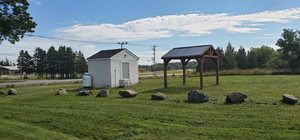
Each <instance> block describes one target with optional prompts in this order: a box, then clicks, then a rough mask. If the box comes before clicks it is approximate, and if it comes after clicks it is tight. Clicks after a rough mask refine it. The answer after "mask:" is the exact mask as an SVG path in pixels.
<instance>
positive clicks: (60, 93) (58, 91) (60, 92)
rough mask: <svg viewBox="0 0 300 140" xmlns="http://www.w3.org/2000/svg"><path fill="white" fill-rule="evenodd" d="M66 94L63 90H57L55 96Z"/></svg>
mask: <svg viewBox="0 0 300 140" xmlns="http://www.w3.org/2000/svg"><path fill="white" fill-rule="evenodd" d="M65 94H67V90H66V89H65V88H59V89H58V90H57V92H56V95H65Z"/></svg>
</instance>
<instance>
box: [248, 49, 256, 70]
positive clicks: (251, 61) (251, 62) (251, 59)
mask: <svg viewBox="0 0 300 140" xmlns="http://www.w3.org/2000/svg"><path fill="white" fill-rule="evenodd" d="M257 57H258V51H257V48H251V49H250V51H248V68H250V69H252V68H257V67H258V65H257V61H258V60H257Z"/></svg>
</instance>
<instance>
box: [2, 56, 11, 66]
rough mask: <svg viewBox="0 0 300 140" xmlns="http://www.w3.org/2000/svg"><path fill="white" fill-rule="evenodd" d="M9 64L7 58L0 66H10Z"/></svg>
mask: <svg viewBox="0 0 300 140" xmlns="http://www.w3.org/2000/svg"><path fill="white" fill-rule="evenodd" d="M10 65H11V63H10V62H9V60H8V59H7V58H5V61H3V60H1V61H0V66H10Z"/></svg>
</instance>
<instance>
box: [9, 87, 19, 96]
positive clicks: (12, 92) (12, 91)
mask: <svg viewBox="0 0 300 140" xmlns="http://www.w3.org/2000/svg"><path fill="white" fill-rule="evenodd" d="M16 94H17V90H15V89H13V88H11V89H9V90H8V91H7V95H16Z"/></svg>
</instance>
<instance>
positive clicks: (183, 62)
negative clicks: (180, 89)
mask: <svg viewBox="0 0 300 140" xmlns="http://www.w3.org/2000/svg"><path fill="white" fill-rule="evenodd" d="M181 64H182V85H185V77H186V76H185V65H186V64H185V59H181Z"/></svg>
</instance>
